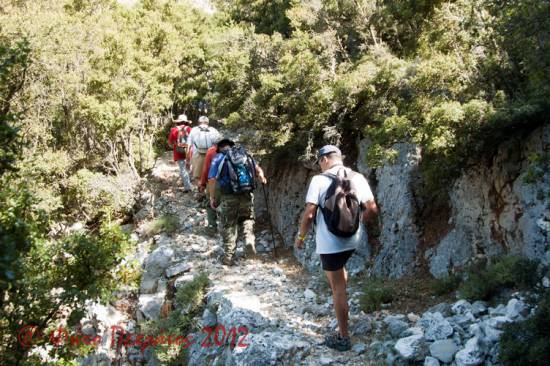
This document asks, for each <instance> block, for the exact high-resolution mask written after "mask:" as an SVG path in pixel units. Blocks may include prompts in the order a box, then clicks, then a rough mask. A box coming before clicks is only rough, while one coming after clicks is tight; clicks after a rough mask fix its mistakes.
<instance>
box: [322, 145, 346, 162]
mask: <svg viewBox="0 0 550 366" xmlns="http://www.w3.org/2000/svg"><path fill="white" fill-rule="evenodd" d="M332 153H336V154H337V155H338V156H342V152H341V151H340V149H339V148H337V147H336V146H334V145H325V146H323V147H322V148H320V149H319V154H318V155H317V163H318V162H319V159H321V157H323V156H325V155H328V154H332Z"/></svg>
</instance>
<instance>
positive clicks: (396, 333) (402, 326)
mask: <svg viewBox="0 0 550 366" xmlns="http://www.w3.org/2000/svg"><path fill="white" fill-rule="evenodd" d="M403 319H405V317H404V316H402V315H388V316H386V317H385V318H384V323H386V325H387V326H388V331H389V333H390V335H391V336H392V337H393V338H399V337H400V336H401V334H402V333H403V332H404V331H405V330H406V329H407V328H408V327H409V324H407V322H405V321H404V320H403Z"/></svg>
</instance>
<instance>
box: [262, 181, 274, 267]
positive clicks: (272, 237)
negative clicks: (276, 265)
mask: <svg viewBox="0 0 550 366" xmlns="http://www.w3.org/2000/svg"><path fill="white" fill-rule="evenodd" d="M262 189H263V191H264V199H265V210H266V211H267V221H268V222H269V229H270V231H271V241H272V242H273V256H274V257H277V247H276V246H275V235H274V234H273V224H272V223H271V216H270V215H269V203H268V200H267V193H266V191H265V184H262Z"/></svg>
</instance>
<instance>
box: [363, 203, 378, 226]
mask: <svg viewBox="0 0 550 366" xmlns="http://www.w3.org/2000/svg"><path fill="white" fill-rule="evenodd" d="M377 218H378V206H377V205H376V202H374V200H372V201H367V202H365V203H363V222H364V223H373V222H376V219H377Z"/></svg>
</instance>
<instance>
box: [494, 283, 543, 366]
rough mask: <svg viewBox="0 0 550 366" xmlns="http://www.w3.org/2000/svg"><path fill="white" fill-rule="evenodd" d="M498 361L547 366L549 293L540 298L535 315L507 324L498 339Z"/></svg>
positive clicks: (518, 365)
mask: <svg viewBox="0 0 550 366" xmlns="http://www.w3.org/2000/svg"><path fill="white" fill-rule="evenodd" d="M499 357H500V361H501V362H502V363H503V364H504V365H515V366H524V365H525V366H527V365H529V366H532V365H533V366H537V365H548V360H549V359H550V291H548V290H546V292H545V293H544V294H542V296H541V297H540V300H539V303H538V306H537V309H536V311H535V314H534V315H533V316H532V317H531V318H529V319H527V320H525V321H522V322H519V323H510V324H507V325H506V326H505V328H504V332H503V333H502V335H501V337H500V355H499Z"/></svg>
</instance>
